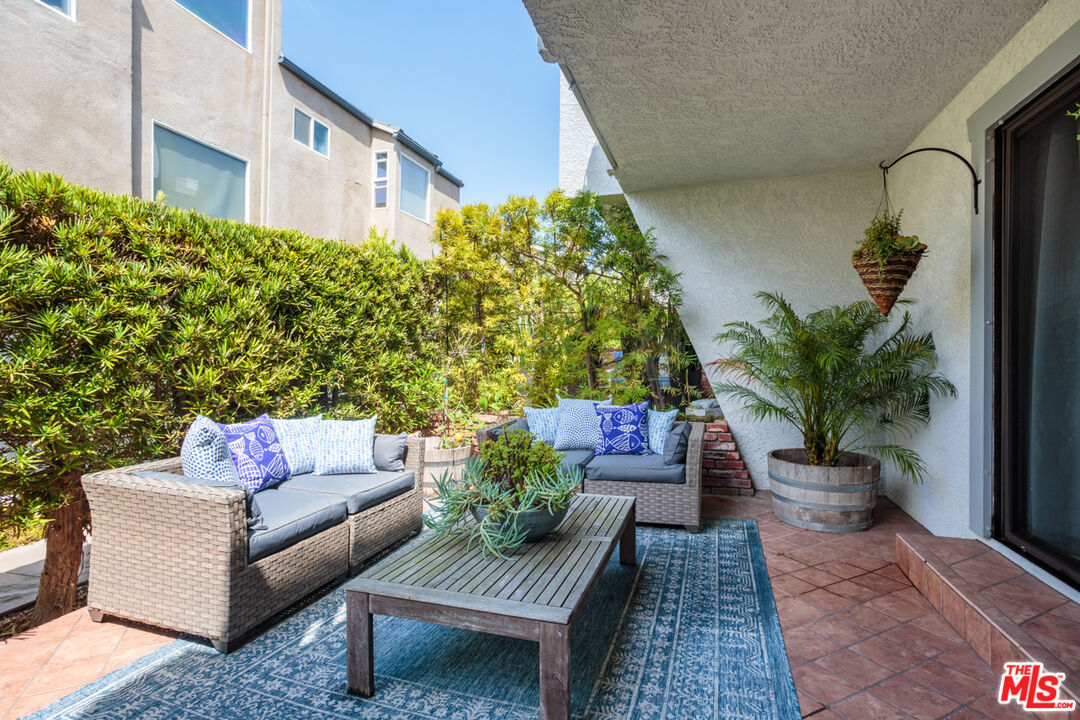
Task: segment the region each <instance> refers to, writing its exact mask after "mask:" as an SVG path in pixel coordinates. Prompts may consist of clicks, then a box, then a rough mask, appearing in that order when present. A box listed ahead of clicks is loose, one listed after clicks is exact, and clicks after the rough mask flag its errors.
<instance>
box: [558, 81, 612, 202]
mask: <svg viewBox="0 0 1080 720" xmlns="http://www.w3.org/2000/svg"><path fill="white" fill-rule="evenodd" d="M610 170H611V163H609V162H608V159H607V156H606V155H604V151H603V149H602V148H601V147H600V143H598V142H597V141H596V135H594V134H593V130H592V126H591V125H589V120H588V118H586V117H585V113H584V111H582V109H581V106H580V105H578V102H577V98H575V97H574V93H573V91H572V90H571V89H570V86H569V84H567V82H566V78H565V77H563V76H562V75H559V187H560V188H562V189H563V190H564V191H566V192H567V193H569V194H574V193H576V192H578V191H579V190H581V189H583V188H588V189H589V190H592V191H593V192H595V193H596V194H598V195H600V196H601V197H605V198H606V197H613V196H621V195H622V188H621V187H620V186H619V181H618V180H616V179H615V178H614V177H612V176H611V174H610V173H609V171H610Z"/></svg>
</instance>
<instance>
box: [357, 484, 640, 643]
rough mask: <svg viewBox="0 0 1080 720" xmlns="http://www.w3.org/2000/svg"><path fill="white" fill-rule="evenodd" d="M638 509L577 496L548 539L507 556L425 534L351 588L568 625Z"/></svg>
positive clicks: (626, 500)
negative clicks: (496, 554) (494, 554)
mask: <svg viewBox="0 0 1080 720" xmlns="http://www.w3.org/2000/svg"><path fill="white" fill-rule="evenodd" d="M633 505H634V498H632V497H619V496H612V495H584V494H582V495H578V496H577V497H576V498H574V500H573V502H572V503H571V505H570V511H569V512H568V513H567V515H566V518H565V519H564V520H563V521H562V523H560V524H559V526H558V527H557V528H555V530H554V531H553V532H552V533H551V534H550V535H549V536H548V537H547V538H545V539H544V540H541V541H539V542H535V543H528V544H526V545H523V546H522V547H520V548H518V549H517V550H516V551H515V552H514V554H512V555H511V556H510V558H509V559H504V558H500V557H497V556H492V555H488V556H487V557H485V556H484V555H483V553H482V552H481V550H480V549H479V548H478V547H476V546H475V545H474V546H473V548H472V549H469V548H468V547H467V545H468V540H467V539H466V538H464V537H462V536H456V537H451V538H444V539H442V540H438V541H435V542H432V540H431V538H432V535H431V534H430V533H424V534H423V535H421V536H420V537H418V538H416V539H415V540H413V541H412V542H410V543H408V544H407V545H405V546H404V547H402V548H401V549H400V550H398V551H396V552H394V553H393V554H391V555H390V556H388V557H386V558H385V559H383V560H381V561H380V562H378V563H376V564H375V565H373V566H372V567H370V568H368V569H367V570H365V571H364V572H363V573H361V574H360V575H359V576H358V577H357V578H356V579H355V580H352V581H351V582H349V583H348V584H347V585H346V586H345V589H346V590H347V591H353V592H363V593H369V594H371V595H380V596H383V597H392V598H398V599H402V600H417V601H422V602H426V603H433V604H438V605H442V606H445V607H448V608H460V609H463V610H475V611H478V612H484V613H491V614H502V615H510V616H513V617H518V618H528V619H532V620H538V621H545V622H561V623H567V622H569V621H570V620H571V618H572V616H573V615H574V614H576V613H575V610H576V609H577V608H578V606H579V605H580V604H581V601H582V600H583V599H584V597H585V596H587V594H588V592H589V590H590V589H591V587H592V583H593V582H594V580H595V578H596V577H597V576H598V575H599V574H600V572H601V570H602V569H603V566H604V564H606V562H607V559H608V557H610V555H611V550H612V548H613V547H614V545H615V543H617V542H618V540H619V537H620V535H621V534H622V530H623V529H624V528H625V526H626V523H627V521H628V519H629V518H630V513H631V509H632V508H633ZM630 522H632V520H630Z"/></svg>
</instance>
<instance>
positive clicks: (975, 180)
mask: <svg viewBox="0 0 1080 720" xmlns="http://www.w3.org/2000/svg"><path fill="white" fill-rule="evenodd" d="M931 150H932V151H934V152H943V153H948V154H949V155H952V156H953V157H954V158H957V159H958V160H960V162H962V163H964V165H967V169H968V170H969V171H971V197H972V200H973V201H974V203H975V214H976V215H978V214H979V185H981V184H982V180H980V179H979V177H978V175H976V174H975V168H974V167H972V165H971V163H969V162H968V161H967V158H965V157H964V156H963V155H961V154H960V153H956V152H953V151H952V150H946V149H945V148H939V147H924V148H919V149H918V150H912V151H911V152H906V153H904V154H903V155H901V156H900V157H898V158H896V159H895V160H893V161H892V162H891V163H888V164H886V163H885V162H884V161H882V162H880V163H878V167H879V168H881V182H882V184H883V186H884V190H885V197H888V193H889V168H891V167H892V166H893V165H895V164H896V163H898V162H900V161H901V160H903V159H904V158H906V157H907V156H908V155H914V154H915V153H921V152H929V151H931Z"/></svg>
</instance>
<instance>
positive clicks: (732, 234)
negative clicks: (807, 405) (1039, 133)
mask: <svg viewBox="0 0 1080 720" xmlns="http://www.w3.org/2000/svg"><path fill="white" fill-rule="evenodd" d="M1077 23H1080V3H1077V2H1076V1H1075V0H1050V2H1048V3H1047V4H1046V5H1045V6H1044V7H1043V8H1042V9H1041V10H1040V11H1039V12H1038V13H1037V14H1036V15H1035V16H1034V17H1033V18H1032V19H1031V20H1030V21H1029V22H1028V23H1027V24H1026V25H1025V26H1024V28H1023V29H1022V30H1021V31H1020V32H1019V33H1017V35H1016V36H1015V37H1014V38H1013V39H1012V40H1010V42H1009V43H1008V44H1007V45H1006V46H1005V47H1004V48H1003V49H1002V50H1001V51H1000V52H999V53H998V54H997V55H996V56H995V57H994V59H993V60H992V61H991V62H990V63H988V64H987V65H986V67H985V68H984V69H983V70H982V71H980V72H979V73H978V75H976V77H975V78H973V79H972V80H971V82H970V83H969V84H968V85H967V86H965V88H964V89H963V90H962V91H961V92H960V93H959V94H957V95H956V97H955V98H954V99H953V100H951V101H950V102H949V104H948V105H947V106H946V107H945V108H944V109H943V110H942V111H941V112H940V113H939V115H938V116H937V117H936V118H935V119H934V120H932V121H931V122H930V123H929V124H928V125H927V126H926V127H925V128H924V129H923V130H922V131H921V132H920V133H919V134H918V136H917V137H916V138H915V139H914V140H913V141H912V143H911V144H910V146H909V147H908V148H907V149H909V150H911V149H915V148H918V147H924V146H931V145H933V146H940V147H946V148H950V149H954V150H956V151H957V152H959V153H961V154H962V155H965V156H966V157H969V159H970V158H972V157H973V152H972V150H973V145H972V139H970V138H969V132H968V120H969V118H971V116H972V115H973V114H975V113H976V112H977V111H979V109H980V108H982V107H983V106H984V105H985V104H987V103H988V102H989V101H990V99H991V98H992V97H993V96H995V94H997V93H999V92H1001V91H1002V89H1003V88H1006V86H1007V85H1008V83H1010V81H1012V80H1013V79H1014V78H1016V77H1017V75H1018V73H1020V72H1021V71H1023V70H1024V69H1025V68H1026V67H1028V66H1029V64H1030V63H1032V62H1033V61H1034V60H1035V59H1036V58H1037V56H1038V55H1039V54H1040V53H1042V52H1043V51H1044V50H1046V49H1047V48H1048V47H1049V46H1050V45H1051V44H1052V43H1054V42H1055V41H1056V40H1058V39H1059V38H1060V37H1061V36H1062V35H1063V34H1064V33H1066V32H1067V31H1070V28H1072V27H1073V26H1074V25H1076V24H1077ZM1076 52H1077V53H1080V47H1078V48H1077V49H1076ZM1031 89H1032V90H1033V89H1034V88H1031ZM1028 92H1030V90H1029V91H1028ZM1025 94H1026V93H1025V92H1023V91H1020V95H1019V98H1018V99H1022V98H1023V97H1024V95H1025ZM577 112H578V113H580V110H578V111H577ZM566 116H567V114H566V113H564V116H563V117H564V118H565V117H566ZM583 119H584V116H583V115H582V116H581V117H580V118H574V117H571V118H570V122H571V123H574V125H573V126H580V125H581V121H582V120H583ZM573 126H572V125H570V124H568V125H567V131H568V132H569V130H570V128H571V127H573ZM584 127H585V130H588V131H589V132H588V136H587V137H588V138H589V139H590V140H591V139H593V135H592V132H591V130H590V129H589V127H588V125H587V123H585V125H584ZM562 134H563V133H562V131H560V151H562V148H563V147H567V148H571V149H573V152H572V153H570V154H569V155H568V157H567V162H566V167H565V168H564V167H563V161H562V158H561V157H560V176H559V177H560V185H564V183H566V185H564V187H566V186H567V185H569V182H570V181H569V179H565V180H564V172H565V173H566V176H565V177H567V178H573V177H581V176H582V172H581V169H580V168H581V165H582V160H581V158H582V153H581V151H580V149H579V148H577V146H576V145H575V144H574V142H573V141H572V140H571V139H569V138H567V139H564V138H563V137H562ZM975 142H976V143H978V144H981V143H982V138H981V137H978V138H976V139H975ZM594 145H595V143H594ZM597 149H598V147H594V148H592V150H597ZM974 155H977V156H979V157H981V149H978V152H977V153H974ZM892 159H893V158H867V171H866V172H865V173H856V174H844V175H817V176H801V177H793V178H783V179H763V180H753V181H745V182H734V183H723V184H716V185H699V186H694V187H679V188H668V189H663V190H655V191H647V192H637V193H629V194H628V195H627V200H628V201H629V204H630V207H631V208H632V209H633V211H634V214H635V216H636V218H637V220H638V222H639V224H640V225H641V226H642V227H645V228H649V227H652V228H654V229H655V231H656V235H657V239H658V244H659V250H660V252H661V253H663V254H664V255H667V256H668V258H669V265H670V266H671V268H672V269H673V270H675V271H677V272H681V273H682V274H683V275H682V282H683V286H684V288H685V290H686V293H685V297H686V301H685V304H684V306H683V308H682V310H681V314H682V317H683V321H684V323H685V325H686V329H687V331H688V333H689V334H690V338H691V340H692V341H693V343H694V347H695V349H696V350H697V352H698V355H699V357H700V358H701V359H702V361H705V362H707V361H708V360H710V359H712V358H714V357H716V355H717V354H718V349H717V347H716V345H715V343H714V342H713V340H712V338H713V336H714V335H715V334H716V333H718V332H720V330H721V329H722V326H723V324H724V323H726V322H730V321H733V320H744V319H745V320H755V321H756V320H759V319H760V318H761V317H762V316H763V314H764V312H763V310H762V308H761V305H760V303H759V301H757V300H756V299H755V298H754V297H753V294H754V293H755V292H757V291H759V290H780V291H782V292H783V293H784V294H785V296H786V297H787V298H788V299H789V300H791V301H792V302H793V303H794V304H795V305H796V307H797V308H798V309H799V310H800V311H802V312H805V311H807V310H809V309H811V308H815V307H821V306H825V305H831V304H834V303H846V302H851V301H853V300H856V299H862V298H867V297H868V295H867V294H866V291H865V289H864V288H863V287H862V284H861V282H860V280H859V278H858V276H857V275H856V273H855V271H854V270H853V269H852V268H851V265H850V253H851V250H852V249H854V247H855V246H856V245H857V244H858V242H859V241H860V240H861V238H862V229H863V228H864V227H865V226H866V225H867V223H868V222H869V220H870V219H871V217H873V215H874V212H875V210H876V208H877V205H878V201H879V198H880V194H881V173H880V171H879V170H877V169H876V164H877V162H878V161H881V160H886V161H890V160H892ZM975 160H976V163H977V160H978V157H976V158H975ZM980 164H981V163H977V164H976V169H977V171H978V173H979V176H980V178H983V179H984V184H983V193H982V198H981V200H980V207H981V208H983V210H982V212H983V213H986V212H989V211H990V207H989V205H990V202H989V198H990V193H989V192H988V191H987V184H988V183H990V182H991V181H992V178H991V177H988V173H987V169H986V168H985V167H980V166H979V165H980ZM586 165H587V163H586ZM584 174H585V175H586V176H588V173H587V172H586V173H584ZM586 184H587V181H586ZM567 189H570V188H569V187H568V188H567ZM889 191H890V196H891V198H892V202H893V205H894V206H895V207H896V208H904V229H905V231H906V232H910V233H913V234H916V235H919V236H920V238H921V239H923V240H924V241H925V242H926V243H927V244H928V245H929V253H928V255H927V257H926V258H925V259H924V260H923V261H922V263H921V264H920V267H919V269H918V271H917V272H916V273H915V276H914V277H913V278H912V280H911V281H910V283H909V284H908V287H907V289H906V290H905V293H904V297H907V298H912V299H917V300H918V301H919V302H918V303H917V304H916V305H915V306H914V307H913V308H911V309H910V310H911V312H912V315H913V316H914V318H915V326H916V328H917V329H930V330H932V331H933V332H934V336H935V340H936V342H937V345H938V352H939V356H940V362H939V368H938V369H939V370H940V371H941V372H942V373H943V374H944V375H945V376H946V377H948V378H949V379H950V380H951V381H952V382H953V383H954V384H955V385H956V387H957V390H958V393H959V397H958V398H956V399H948V400H941V401H936V402H935V403H934V405H933V407H932V415H933V420H932V422H931V424H930V426H929V427H928V428H926V429H925V430H923V431H922V432H920V433H918V434H917V435H916V436H915V437H913V438H909V439H908V440H907V441H906V442H907V443H908V444H909V445H910V447H912V448H913V449H915V450H916V451H918V452H919V453H920V454H921V455H922V456H923V458H924V459H925V460H926V463H927V466H928V468H929V474H928V477H927V479H926V482H925V484H924V485H922V486H919V487H916V486H912V485H911V484H910V483H907V482H901V481H899V480H898V479H896V476H895V473H894V472H890V471H889V469H888V468H886V470H885V473H884V474H885V478H886V494H887V495H888V496H889V497H890V498H891V499H893V500H894V501H896V502H897V503H898V504H899V505H900V506H901V507H903V508H904V510H905V511H907V512H908V513H909V514H910V515H911V516H912V517H914V518H915V519H916V520H918V521H919V522H920V523H922V524H923V525H924V526H925V527H926V528H927V529H929V530H930V531H932V532H934V533H935V534H938V535H947V536H959V537H964V536H971V535H973V534H974V533H973V532H972V531H971V529H970V526H971V525H972V524H973V523H972V522H971V521H970V519H969V517H968V514H967V513H966V512H964V509H967V508H969V507H971V506H972V500H973V498H972V497H971V490H970V489H971V486H972V481H971V474H972V473H973V472H974V473H976V475H977V477H976V483H975V486H976V488H978V482H979V481H980V477H979V475H980V474H981V472H982V467H981V466H977V464H976V466H974V467H973V463H972V462H971V452H972V450H973V448H974V450H975V452H976V455H977V454H978V448H979V447H982V444H983V440H984V439H985V428H984V427H983V425H982V423H981V420H980V419H979V418H978V417H975V416H976V415H978V413H977V412H973V408H974V409H976V410H977V409H978V408H979V407H981V399H982V395H983V392H984V388H983V381H982V377H983V376H982V363H983V362H984V361H985V358H983V357H982V356H981V354H979V353H976V356H974V357H973V354H972V347H973V345H974V346H975V347H976V348H977V347H978V345H979V343H981V341H982V337H983V328H982V319H981V318H982V316H981V312H980V313H978V318H977V319H978V324H979V327H973V320H972V317H973V314H972V308H973V307H975V308H978V307H980V306H981V305H982V304H983V303H984V298H983V296H982V293H983V290H982V288H984V285H983V281H984V280H985V278H984V277H983V275H984V269H983V265H982V259H981V258H982V257H983V247H982V242H983V241H982V227H983V224H984V221H985V215H979V216H977V217H976V216H975V215H974V214H973V209H972V203H971V180H970V175H969V173H968V171H967V169H966V168H964V167H963V165H962V164H961V163H960V162H959V161H957V160H956V159H954V158H950V157H948V156H946V155H943V154H940V153H923V154H920V155H917V156H913V157H911V158H908V159H906V160H904V162H903V163H902V164H900V165H898V166H897V167H896V168H895V169H894V170H892V171H891V172H890V174H889ZM973 237H975V238H977V242H976V244H975V245H973V241H972V238H973ZM973 273H974V275H973ZM973 288H974V290H973ZM973 293H974V296H973ZM973 401H974V402H973ZM724 405H725V410H726V412H727V414H728V417H729V420H730V422H731V425H732V430H733V432H734V434H735V437H736V440H737V441H738V443H739V446H740V449H741V450H742V452H743V454H744V456H745V457H746V460H747V464H748V466H749V468H750V472H751V475H752V477H753V480H754V485H755V486H756V487H759V488H766V487H768V475H767V471H766V464H765V456H766V453H767V452H768V451H769V450H771V449H773V448H779V447H790V446H797V445H798V444H799V437H798V435H797V433H795V431H794V430H792V429H790V428H786V427H782V426H779V425H771V424H760V423H750V422H748V421H746V420H745V419H744V418H743V417H742V416H741V415H740V413H739V412H738V409H737V408H735V407H731V404H730V403H724ZM974 524H975V525H976V526H977V525H978V523H977V522H976V523H974Z"/></svg>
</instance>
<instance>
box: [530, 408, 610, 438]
mask: <svg viewBox="0 0 1080 720" xmlns="http://www.w3.org/2000/svg"><path fill="white" fill-rule="evenodd" d="M597 405H611V398H608V399H607V400H601V401H600V402H599V403H598V402H596V401H595V400H576V399H574V398H559V428H558V430H556V431H555V449H556V450H592V449H593V448H594V447H596V441H597V440H599V439H600V420H599V419H598V418H597V416H596V406H597ZM530 428H531V426H530Z"/></svg>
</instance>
